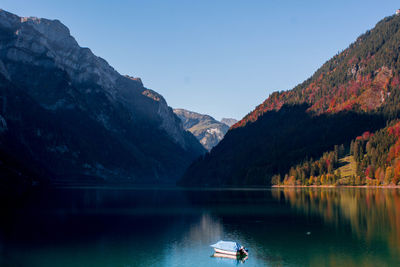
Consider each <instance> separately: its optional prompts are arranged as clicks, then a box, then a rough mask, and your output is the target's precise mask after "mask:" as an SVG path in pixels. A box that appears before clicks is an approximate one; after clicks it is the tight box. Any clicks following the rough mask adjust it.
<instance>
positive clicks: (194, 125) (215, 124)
mask: <svg viewBox="0 0 400 267" xmlns="http://www.w3.org/2000/svg"><path fill="white" fill-rule="evenodd" d="M174 112H175V114H176V115H177V116H178V117H179V118H180V119H181V121H182V124H183V128H185V129H186V130H188V131H190V132H191V133H192V134H193V135H194V136H196V138H197V139H198V140H199V141H200V143H201V144H202V145H203V146H204V148H206V149H207V150H208V151H210V150H211V149H212V148H213V147H214V146H216V145H217V144H218V143H219V142H220V141H221V140H222V138H224V135H225V134H226V132H227V131H228V130H229V125H227V124H225V123H222V122H219V121H217V120H216V119H214V118H213V117H211V116H209V115H203V114H199V113H196V112H192V111H188V110H185V109H174Z"/></svg>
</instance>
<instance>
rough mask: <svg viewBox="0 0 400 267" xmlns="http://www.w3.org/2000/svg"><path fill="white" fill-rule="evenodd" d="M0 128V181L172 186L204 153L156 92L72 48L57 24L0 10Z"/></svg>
mask: <svg viewBox="0 0 400 267" xmlns="http://www.w3.org/2000/svg"><path fill="white" fill-rule="evenodd" d="M0 125H1V130H0V171H1V172H2V174H4V175H1V176H2V177H25V178H24V179H22V180H25V181H26V180H27V179H28V178H29V179H30V180H29V179H28V183H29V182H31V180H35V179H36V180H37V179H40V178H44V177H45V178H46V179H50V180H54V181H65V182H67V183H68V182H71V181H78V182H82V181H87V180H90V181H110V182H132V183H155V182H158V183H159V182H174V181H175V180H176V179H177V178H178V177H179V175H182V174H183V171H184V170H185V168H186V167H187V166H188V165H189V164H190V162H191V161H192V160H193V159H195V158H197V157H198V156H199V155H201V154H203V153H204V152H205V150H204V149H203V147H202V146H201V145H200V143H199V142H198V141H197V140H196V138H195V137H194V136H193V135H192V134H190V133H188V132H187V131H185V130H184V129H183V127H182V125H181V122H180V120H179V118H178V117H177V116H176V115H175V114H174V113H173V111H172V109H171V108H170V107H169V106H168V105H167V102H166V101H165V99H164V98H163V97H162V96H161V95H160V94H158V93H157V92H155V91H153V90H150V89H147V88H145V87H144V86H143V83H142V81H141V80H140V79H139V78H133V77H130V76H123V75H120V74H119V73H118V72H117V71H116V70H114V69H113V68H112V67H111V66H110V65H109V64H108V63H107V62H106V61H105V60H104V59H102V58H100V57H97V56H96V55H94V54H93V53H92V52H91V50H90V49H89V48H83V47H80V46H79V45H78V43H77V42H76V40H75V39H74V38H73V37H72V36H71V35H70V32H69V30H68V28H67V27H66V26H65V25H63V24H62V23H61V22H60V21H58V20H48V19H42V18H36V17H19V16H17V15H14V14H11V13H9V12H6V11H4V10H0ZM2 182H3V181H2Z"/></svg>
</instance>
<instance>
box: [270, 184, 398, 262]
mask: <svg viewBox="0 0 400 267" xmlns="http://www.w3.org/2000/svg"><path fill="white" fill-rule="evenodd" d="M272 196H273V197H274V198H275V199H277V200H280V201H282V200H283V201H285V202H287V203H289V204H290V206H291V207H293V208H295V209H296V210H298V211H300V212H302V213H303V214H305V215H309V216H314V215H318V216H320V217H322V218H323V220H324V221H325V222H326V223H329V224H332V225H334V226H335V227H337V228H338V227H342V226H343V225H345V224H346V225H347V224H349V225H350V227H351V230H352V232H353V233H354V234H355V235H357V237H359V238H363V239H365V240H366V241H367V242H380V241H383V242H387V245H388V247H389V248H390V250H391V252H392V253H396V254H397V253H399V252H400V190H398V189H383V188H279V189H276V190H275V189H274V190H272Z"/></svg>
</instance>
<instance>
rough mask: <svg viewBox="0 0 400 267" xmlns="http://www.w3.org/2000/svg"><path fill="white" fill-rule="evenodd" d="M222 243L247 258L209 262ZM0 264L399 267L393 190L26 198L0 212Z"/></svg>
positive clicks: (123, 191)
mask: <svg viewBox="0 0 400 267" xmlns="http://www.w3.org/2000/svg"><path fill="white" fill-rule="evenodd" d="M3 204H4V203H3ZM220 239H222V240H235V241H238V242H240V243H242V244H243V245H244V246H246V247H247V248H248V249H249V257H248V259H247V260H245V261H244V262H242V261H240V260H234V259H224V258H216V257H212V255H213V250H212V248H211V247H210V246H209V245H211V244H213V243H215V242H217V241H218V240H220ZM0 265H1V266H74V267H77V266H125V267H127V266H207V267H211V266H237V265H240V266H242V265H243V266H399V265H400V190H397V189H376V188H277V189H263V190H258V189H248V190H245V189H243V190H234V189H229V190H228V189H226V190H222V189H221V190H180V189H172V188H165V189H137V188H101V187H86V188H79V187H71V188H58V189H56V190H49V191H46V190H44V191H40V192H33V193H31V194H30V195H29V196H26V197H25V199H24V200H23V201H21V202H20V203H18V205H17V207H15V208H12V209H8V210H7V209H3V210H2V218H1V222H0Z"/></svg>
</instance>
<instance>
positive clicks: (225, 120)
mask: <svg viewBox="0 0 400 267" xmlns="http://www.w3.org/2000/svg"><path fill="white" fill-rule="evenodd" d="M221 122H222V123H224V124H226V125H228V126H229V127H231V126H232V125H234V124H235V123H237V122H238V121H237V120H236V119H232V118H222V119H221Z"/></svg>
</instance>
